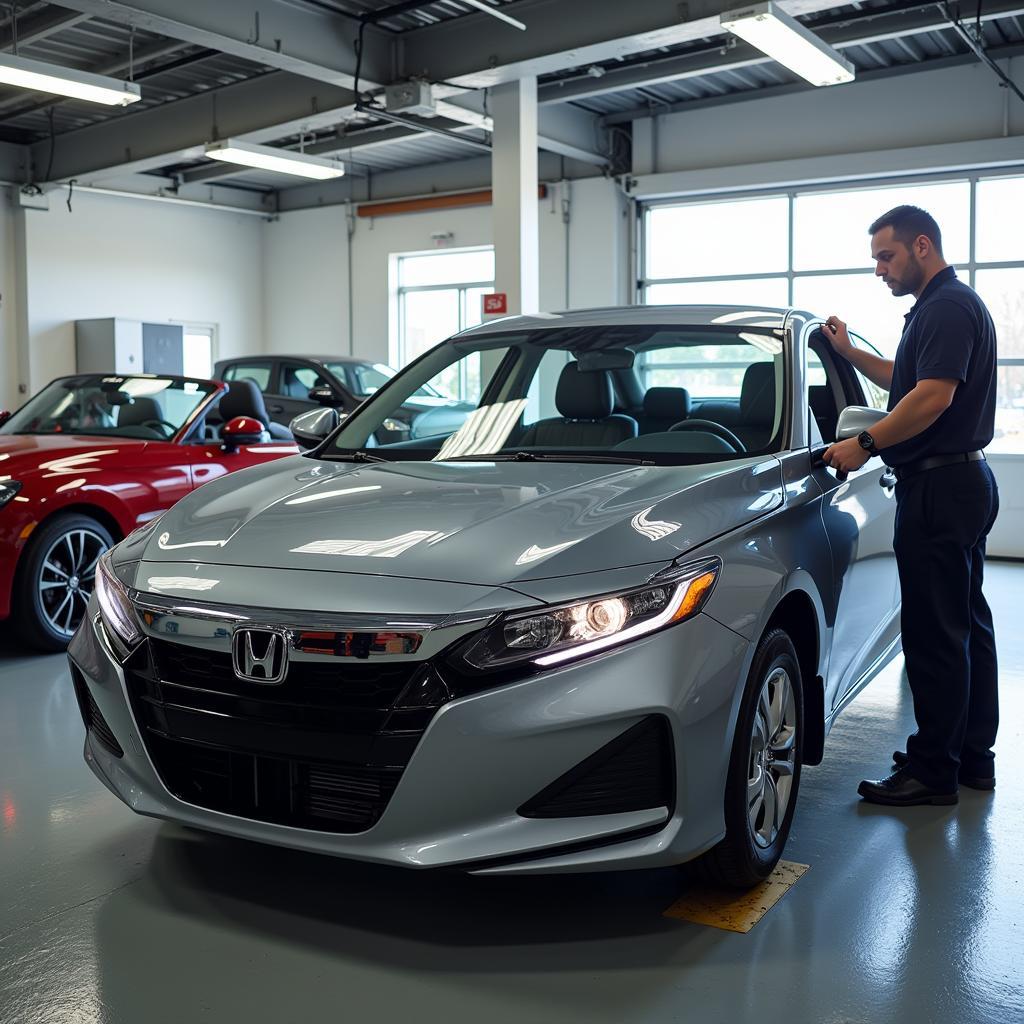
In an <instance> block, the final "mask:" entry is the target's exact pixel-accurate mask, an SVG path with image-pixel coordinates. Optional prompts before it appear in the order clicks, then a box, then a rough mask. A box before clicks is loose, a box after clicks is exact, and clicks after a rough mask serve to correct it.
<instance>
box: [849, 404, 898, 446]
mask: <svg viewBox="0 0 1024 1024" xmlns="http://www.w3.org/2000/svg"><path fill="white" fill-rule="evenodd" d="M888 415H889V414H888V413H887V412H885V410H883V409H873V408H871V407H870V406H867V405H848V406H847V407H846V408H845V409H844V410H843V411H842V412H841V413H840V414H839V422H838V423H837V424H836V440H837V441H845V440H847V439H848V438H851V437H856V436H857V435H858V434H859V433H860V432H861V431H863V430H870V429H871V428H872V427H873V426H874V425H875V424H876V423H878V422H879V420H884V419H885V417H886V416H888Z"/></svg>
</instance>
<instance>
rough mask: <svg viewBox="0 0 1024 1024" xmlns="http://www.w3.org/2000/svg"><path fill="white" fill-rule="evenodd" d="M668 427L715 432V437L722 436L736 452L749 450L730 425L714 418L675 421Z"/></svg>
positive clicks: (672, 429)
mask: <svg viewBox="0 0 1024 1024" xmlns="http://www.w3.org/2000/svg"><path fill="white" fill-rule="evenodd" d="M668 429H669V431H675V430H699V431H701V432H703V433H705V434H714V435H715V437H720V438H721V439H722V440H723V441H725V443H726V444H727V445H729V446H730V447H731V448H732V449H733V451H735V452H745V451H746V450H747V446H746V445H745V444H744V443H743V442H742V441H741V440H740V439H739V438H738V437H737V436H736V435H735V434H734V433H733V432H732V431H731V430H729V428H728V427H723V426H722V424H721V423H716V422H715V421H714V420H683V421H682V422H681V423H674V424H673V425H672V426H671V427H669V428H668Z"/></svg>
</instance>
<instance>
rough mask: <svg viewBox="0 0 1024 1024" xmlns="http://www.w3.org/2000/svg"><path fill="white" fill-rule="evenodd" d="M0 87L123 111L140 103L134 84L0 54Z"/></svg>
mask: <svg viewBox="0 0 1024 1024" xmlns="http://www.w3.org/2000/svg"><path fill="white" fill-rule="evenodd" d="M0 83H3V84H4V85H14V86H17V87H19V88H21V89H34V90H36V91H38V92H49V93H56V94H57V95H58V96H70V97H71V98H72V99H76V100H88V101H89V102H90V103H103V104H105V105H106V106H108V107H126V106H128V104H129V103H138V101H139V100H140V99H142V90H141V89H140V88H139V87H138V86H137V85H136V84H135V83H134V82H125V81H123V80H122V79H120V78H110V77H108V76H107V75H94V74H91V73H90V72H88V71H76V70H75V69H73V68H62V67H60V66H59V65H57V64H48V63H46V62H45V61H41V60H30V59H29V58H27V57H17V56H15V55H13V54H9V53H3V54H0Z"/></svg>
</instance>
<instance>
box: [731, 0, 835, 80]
mask: <svg viewBox="0 0 1024 1024" xmlns="http://www.w3.org/2000/svg"><path fill="white" fill-rule="evenodd" d="M721 23H722V28H724V29H727V30H728V31H729V32H732V33H733V34H734V35H737V36H739V37H740V38H741V39H745V40H746V41H747V42H748V43H750V44H751V46H756V47H757V48H758V49H759V50H760V51H761V52H762V53H766V54H768V56H769V57H771V58H772V59H773V60H776V61H778V62H779V63H780V64H781V65H783V67H787V68H789V70H790V71H792V72H793V73H794V74H797V75H799V76H800V77H801V78H806V79H807V81H808V82H810V83H811V85H839V84H841V83H843V82H852V81H853V79H854V75H855V69H854V66H853V65H852V64H851V63H850V62H849V61H848V60H847V59H846V58H845V57H843V56H842V55H841V54H840V53H839V52H838V51H837V50H834V49H833V48H832V47H831V46H829V45H828V43H826V42H825V41H824V40H822V39H821V38H819V37H818V36H816V35H815V34H814V33H813V32H812V31H811V30H810V29H809V28H807V27H806V26H804V25H801V24H800V22H799V21H797V20H796V18H793V17H791V16H790V15H788V14H787V13H786V12H785V11H784V10H782V9H781V8H780V7H777V6H776V5H775V4H774V3H773V2H772V0H768V2H766V3H759V4H752V5H751V6H750V7H744V8H742V9H740V10H736V11H727V12H726V13H724V14H723V15H722V16H721Z"/></svg>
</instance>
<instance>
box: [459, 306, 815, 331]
mask: <svg viewBox="0 0 1024 1024" xmlns="http://www.w3.org/2000/svg"><path fill="white" fill-rule="evenodd" d="M791 315H796V316H800V317H803V318H804V319H814V316H813V314H811V313H807V312H805V311H803V310H797V309H791V308H789V307H780V306H757V305H750V306H739V305H733V306H604V307H599V308H595V309H576V310H568V311H566V312H562V313H532V314H529V315H527V316H508V317H501V318H500V319H498V320H490V321H488V322H487V323H483V324H480V325H479V326H478V327H471V328H469V329H468V330H465V331H463V332H462V333H461V334H457V335H455V337H456V338H460V339H461V338H467V337H474V336H476V335H482V334H495V333H498V332H505V331H521V330H525V331H538V330H551V329H553V328H558V327H623V326H643V325H644V324H651V325H655V324H660V325H666V326H673V327H708V326H734V327H748V328H749V327H768V328H772V329H776V330H778V329H781V328H782V327H784V326H785V324H786V321H787V319H788V318H789V317H790V316H791Z"/></svg>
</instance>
